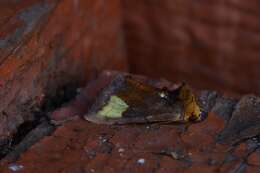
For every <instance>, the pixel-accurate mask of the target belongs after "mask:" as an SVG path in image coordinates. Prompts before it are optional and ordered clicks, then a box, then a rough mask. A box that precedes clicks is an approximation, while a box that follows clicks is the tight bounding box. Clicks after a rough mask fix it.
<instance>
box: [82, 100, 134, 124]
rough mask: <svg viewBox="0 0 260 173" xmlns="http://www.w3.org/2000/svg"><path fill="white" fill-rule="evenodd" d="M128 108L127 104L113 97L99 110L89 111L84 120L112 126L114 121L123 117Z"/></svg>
mask: <svg viewBox="0 0 260 173" xmlns="http://www.w3.org/2000/svg"><path fill="white" fill-rule="evenodd" d="M128 107H129V106H128V104H127V103H125V102H124V101H123V100H122V99H121V98H119V97H118V96H116V95H113V96H111V97H110V99H109V100H108V102H107V103H106V104H105V105H104V106H103V107H101V109H100V110H98V111H90V113H89V114H87V115H85V116H84V118H85V119H86V120H88V121H91V122H95V123H98V124H114V123H115V122H116V120H118V119H120V118H122V117H123V113H124V112H125V111H126V110H127V109H128Z"/></svg>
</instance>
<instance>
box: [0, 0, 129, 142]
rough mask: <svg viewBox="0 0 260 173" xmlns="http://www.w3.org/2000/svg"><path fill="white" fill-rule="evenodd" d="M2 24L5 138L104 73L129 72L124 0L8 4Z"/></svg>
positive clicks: (0, 119) (1, 127) (0, 106)
mask: <svg viewBox="0 0 260 173" xmlns="http://www.w3.org/2000/svg"><path fill="white" fill-rule="evenodd" d="M107 16H109V17H107ZM0 26H1V27H0V97H1V99H0V139H3V138H6V137H8V136H10V135H12V134H13V133H14V132H15V131H16V129H17V127H18V126H19V125H20V124H22V123H23V122H25V121H31V120H34V119H35V118H37V117H35V115H34V114H33V113H34V112H35V111H39V108H40V107H41V106H42V104H43V103H45V102H53V101H54V100H55V99H57V100H59V99H60V100H62V99H63V98H62V97H64V92H67V90H68V91H69V90H76V87H77V86H80V85H82V84H85V82H86V81H87V80H90V79H92V78H95V77H96V75H97V74H98V73H99V72H100V71H101V70H103V69H120V70H123V69H126V59H125V52H124V48H123V43H122V39H123V37H122V30H121V27H120V26H121V20H120V2H119V0H111V1H109V2H107V1H103V0H97V1H91V0H75V1H71V0H62V1H58V0H53V1H52V0H28V1H5V0H4V1H1V2H0ZM55 96H56V97H55ZM57 97H58V98H57ZM59 97H60V98H59ZM50 99H51V100H50ZM47 100H49V101H47ZM58 102H59V101H58ZM54 103H55V101H54Z"/></svg>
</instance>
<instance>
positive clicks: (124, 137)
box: [1, 72, 260, 173]
mask: <svg viewBox="0 0 260 173" xmlns="http://www.w3.org/2000/svg"><path fill="white" fill-rule="evenodd" d="M111 74H113V73H111V72H105V73H103V75H101V76H100V77H99V78H98V80H97V81H96V82H95V81H93V82H92V83H91V84H90V85H88V86H87V87H86V88H84V89H82V90H81V92H80V94H79V95H78V96H77V97H76V98H75V100H73V101H71V102H70V103H69V104H68V105H64V107H63V108H60V109H58V110H57V111H55V112H54V113H53V114H52V115H51V118H52V119H53V120H54V119H55V122H56V123H57V122H60V123H61V122H63V121H62V120H65V119H67V120H68V119H72V118H74V120H70V121H67V122H66V123H64V124H63V125H61V126H58V127H57V129H56V131H55V132H54V133H52V134H51V135H50V136H46V137H45V138H43V139H42V140H41V141H40V142H38V143H36V144H34V145H33V146H32V147H31V148H30V149H28V150H27V151H26V152H24V153H23V154H22V155H21V157H20V158H19V159H18V160H17V161H16V162H15V161H12V162H9V163H8V162H3V161H2V166H1V170H2V172H13V171H11V168H13V167H14V166H16V168H17V167H19V168H20V170H19V172H26V173H27V172H28V173H30V172H50V173H51V172H53V173H54V172H68V173H69V172H74V173H82V172H154V173H155V172H157V173H159V172H169V173H170V172H183V173H188V172H207V173H208V172H212V173H213V172H214V173H216V172H223V173H227V172H228V173H246V172H248V173H249V172H250V173H254V172H259V171H260V167H259V165H260V152H259V147H260V145H259V139H258V137H257V135H258V134H259V132H260V131H259V129H258V128H253V127H259V123H258V122H257V121H256V120H257V116H256V115H252V116H251V117H250V116H247V118H248V119H247V118H244V119H243V121H238V120H237V119H241V118H243V117H245V116H244V115H246V113H247V111H248V107H253V108H254V109H250V110H252V111H254V112H255V111H256V110H259V105H258V104H259V102H258V100H259V98H257V97H253V96H245V97H242V99H238V100H236V99H231V98H227V97H226V96H221V95H220V94H217V93H216V92H212V91H202V92H199V98H200V101H201V102H202V103H203V104H204V105H203V107H204V108H205V109H207V110H210V112H209V114H208V117H207V118H206V119H205V120H204V121H203V122H200V123H195V124H179V125H178V124H143V125H122V126H112V125H110V126H108V125H97V124H94V123H90V122H87V121H85V120H83V119H82V118H80V117H78V116H75V112H74V111H75V110H78V112H77V115H80V116H81V115H83V114H84V113H85V112H86V111H87V109H88V107H89V105H91V102H93V99H94V97H95V95H96V94H97V93H98V90H100V89H101V88H102V87H104V86H105V85H106V84H107V83H108V81H110V80H111V79H112V78H113V75H111ZM154 84H156V85H159V84H161V85H167V84H168V85H169V83H167V82H165V83H163V82H159V83H158V82H154ZM94 89H95V90H94ZM88 93H89V96H90V93H92V96H90V97H86V96H87V95H88ZM84 95H85V96H84ZM83 98H85V101H83V100H84V99H83ZM91 100H92V101H91ZM80 103H81V104H80ZM80 107H84V108H85V110H84V109H80ZM79 110H81V111H79ZM239 112H241V113H243V115H240V114H239ZM239 117H240V118H239ZM250 119H251V120H253V124H252V126H250V127H252V128H251V129H248V128H247V127H248V125H249V124H248V122H249V120H250ZM234 123H236V124H237V126H236V127H232V124H234ZM227 131H228V135H226V134H227ZM237 131H239V132H240V133H237ZM223 134H225V135H223ZM244 134H250V135H249V136H248V135H244ZM221 135H222V136H225V137H226V138H223V137H222V138H220V136H221ZM233 135H237V136H236V139H237V140H236V142H235V143H233V142H232V141H231V142H230V140H226V139H229V138H228V137H227V136H233Z"/></svg>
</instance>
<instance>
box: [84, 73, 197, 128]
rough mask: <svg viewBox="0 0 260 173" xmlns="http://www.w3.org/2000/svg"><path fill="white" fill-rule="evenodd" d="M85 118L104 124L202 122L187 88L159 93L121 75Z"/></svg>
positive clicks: (156, 89)
mask: <svg viewBox="0 0 260 173" xmlns="http://www.w3.org/2000/svg"><path fill="white" fill-rule="evenodd" d="M84 118H85V119H86V120H88V121H91V122H95V123H101V124H127V123H149V122H188V121H191V120H192V121H199V120H200V119H201V109H200V107H199V105H198V103H197V99H196V96H195V95H194V94H193V93H192V91H191V89H190V88H189V87H188V86H187V85H186V84H182V85H180V86H179V87H178V88H177V89H175V90H167V89H165V88H164V89H159V88H156V87H153V86H151V85H148V84H146V83H143V82H141V81H139V80H136V79H134V78H133V77H131V76H129V75H118V76H117V77H115V79H114V80H113V81H112V82H111V83H110V84H109V85H108V86H107V87H106V88H105V89H104V90H103V91H102V92H101V93H100V95H99V96H98V97H97V99H96V101H95V103H94V104H93V106H92V107H91V109H90V111H89V112H88V114H86V115H85V116H84Z"/></svg>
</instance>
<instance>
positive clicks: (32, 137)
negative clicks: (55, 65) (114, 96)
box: [0, 83, 78, 162]
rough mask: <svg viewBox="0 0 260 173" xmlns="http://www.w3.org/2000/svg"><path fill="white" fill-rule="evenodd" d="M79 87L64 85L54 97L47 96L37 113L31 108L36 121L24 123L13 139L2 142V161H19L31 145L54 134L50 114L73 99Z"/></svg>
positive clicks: (0, 145)
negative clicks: (20, 156)
mask: <svg viewBox="0 0 260 173" xmlns="http://www.w3.org/2000/svg"><path fill="white" fill-rule="evenodd" d="M77 87H78V85H77V84H75V83H70V84H67V85H64V86H62V87H60V88H58V89H57V90H56V92H55V94H53V96H47V97H46V98H45V101H44V102H43V104H42V106H41V107H40V108H39V109H37V111H35V109H31V108H29V109H30V112H31V114H33V117H34V119H33V120H29V121H25V122H24V123H22V124H21V125H20V126H19V127H18V128H17V132H16V133H15V134H14V135H13V136H12V138H9V139H5V140H0V160H1V161H4V160H8V162H9V161H13V160H14V159H17V158H18V157H19V155H20V154H21V153H22V152H24V151H26V150H27V149H28V148H29V147H30V146H31V145H33V144H34V143H36V142H37V141H38V140H40V139H41V138H43V137H44V136H46V135H49V134H50V133H51V132H53V131H54V130H55V127H54V126H53V125H52V124H51V123H50V119H49V117H48V113H50V112H52V111H54V110H55V109H57V108H59V107H61V106H62V105H63V104H65V103H68V102H69V101H70V100H71V99H73V98H74V97H75V96H76V93H77ZM27 109H28V108H27Z"/></svg>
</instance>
